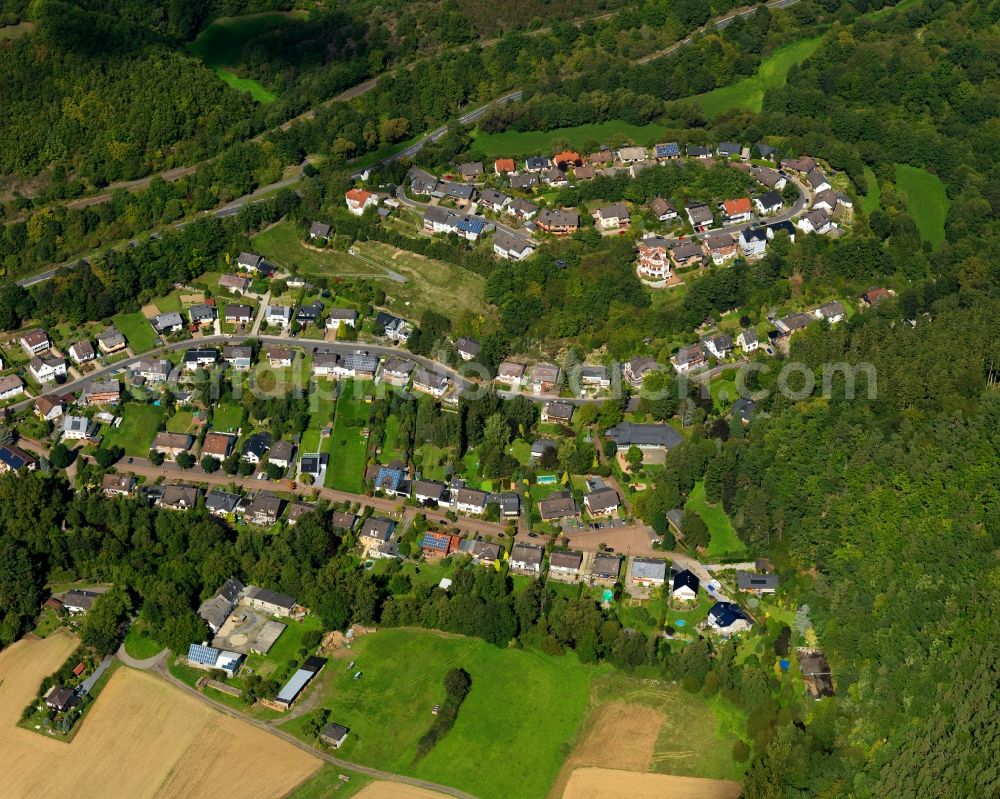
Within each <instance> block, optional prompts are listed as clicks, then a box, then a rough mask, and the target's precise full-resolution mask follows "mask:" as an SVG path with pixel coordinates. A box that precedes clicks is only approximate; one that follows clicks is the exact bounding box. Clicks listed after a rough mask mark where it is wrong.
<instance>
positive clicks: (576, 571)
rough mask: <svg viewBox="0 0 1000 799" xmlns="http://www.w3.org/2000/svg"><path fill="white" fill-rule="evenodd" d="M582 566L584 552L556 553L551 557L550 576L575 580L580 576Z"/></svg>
mask: <svg viewBox="0 0 1000 799" xmlns="http://www.w3.org/2000/svg"><path fill="white" fill-rule="evenodd" d="M581 565H583V553H582V552H564V551H561V550H558V551H555V552H553V553H552V554H551V555H549V576H550V577H562V578H570V579H575V578H576V577H578V576H579V575H580V566H581Z"/></svg>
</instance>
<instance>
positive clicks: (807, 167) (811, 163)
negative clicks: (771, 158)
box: [781, 156, 819, 175]
mask: <svg viewBox="0 0 1000 799" xmlns="http://www.w3.org/2000/svg"><path fill="white" fill-rule="evenodd" d="M817 166H819V162H818V161H817V160H816V159H815V158H810V157H809V156H803V157H802V158H785V159H783V160H782V161H781V168H782V169H784V170H790V171H792V172H798V173H800V174H802V175H808V174H809V173H810V172H812V171H813V170H814V169H815V168H816V167H817Z"/></svg>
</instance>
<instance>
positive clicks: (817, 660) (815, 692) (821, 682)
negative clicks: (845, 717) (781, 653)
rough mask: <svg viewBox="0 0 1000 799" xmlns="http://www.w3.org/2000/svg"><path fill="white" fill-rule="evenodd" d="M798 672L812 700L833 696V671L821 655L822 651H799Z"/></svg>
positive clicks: (803, 649)
mask: <svg viewBox="0 0 1000 799" xmlns="http://www.w3.org/2000/svg"><path fill="white" fill-rule="evenodd" d="M797 654H798V659H799V672H800V673H801V674H802V682H803V683H804V684H805V688H806V690H807V691H808V692H809V695H810V696H811V697H812V698H813V699H817V700H819V699H822V698H823V697H826V696H833V695H834V693H835V691H834V686H833V671H832V670H831V669H830V664H829V662H828V661H827V659H826V657H825V656H824V655H823V650H822V649H805V648H802V649H799V650H798V653H797Z"/></svg>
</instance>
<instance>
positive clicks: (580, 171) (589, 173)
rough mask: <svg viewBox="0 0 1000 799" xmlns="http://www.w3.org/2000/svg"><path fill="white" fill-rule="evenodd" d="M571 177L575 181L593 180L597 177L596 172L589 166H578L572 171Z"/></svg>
mask: <svg viewBox="0 0 1000 799" xmlns="http://www.w3.org/2000/svg"><path fill="white" fill-rule="evenodd" d="M573 177H575V178H576V179H577V180H593V179H594V178H596V177H597V170H596V169H595V168H594V167H592V166H591V165H590V164H587V165H586V166H578V167H577V168H576V169H574V170H573Z"/></svg>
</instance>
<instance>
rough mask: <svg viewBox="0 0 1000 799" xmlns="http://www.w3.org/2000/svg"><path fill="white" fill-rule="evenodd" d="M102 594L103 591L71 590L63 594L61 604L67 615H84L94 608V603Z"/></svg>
mask: <svg viewBox="0 0 1000 799" xmlns="http://www.w3.org/2000/svg"><path fill="white" fill-rule="evenodd" d="M103 593H104V591H103V590H100V589H91V588H71V589H70V590H69V591H67V592H66V593H65V594H63V597H62V604H63V607H64V608H66V611H67V612H68V613H72V614H74V615H75V614H77V613H86V612H87V611H89V610H90V609H91V608H92V607H94V602H96V601H97V598H98V597H99V596H100V595H101V594H103Z"/></svg>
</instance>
